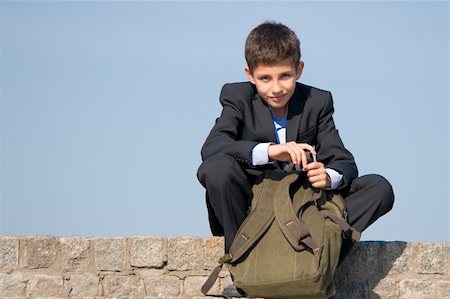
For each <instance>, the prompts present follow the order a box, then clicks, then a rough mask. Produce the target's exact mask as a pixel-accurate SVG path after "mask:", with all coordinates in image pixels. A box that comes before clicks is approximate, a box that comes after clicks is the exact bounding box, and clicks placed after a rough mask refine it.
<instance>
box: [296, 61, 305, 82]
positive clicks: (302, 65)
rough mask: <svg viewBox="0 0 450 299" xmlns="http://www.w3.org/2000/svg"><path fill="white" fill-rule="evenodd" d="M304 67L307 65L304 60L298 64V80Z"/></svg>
mask: <svg viewBox="0 0 450 299" xmlns="http://www.w3.org/2000/svg"><path fill="white" fill-rule="evenodd" d="M304 67H305V63H304V62H303V61H300V62H299V63H298V66H297V80H298V79H300V76H301V75H302V72H303V68H304Z"/></svg>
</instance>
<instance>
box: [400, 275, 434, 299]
mask: <svg viewBox="0 0 450 299" xmlns="http://www.w3.org/2000/svg"><path fill="white" fill-rule="evenodd" d="M436 297H437V294H436V288H435V285H434V284H433V282H431V281H425V280H420V279H405V280H402V281H400V298H401V299H411V298H420V299H435V298H436Z"/></svg>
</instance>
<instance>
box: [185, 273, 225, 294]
mask: <svg viewBox="0 0 450 299" xmlns="http://www.w3.org/2000/svg"><path fill="white" fill-rule="evenodd" d="M207 279H208V277H207V276H188V277H186V279H185V280H184V288H183V296H184V297H195V296H203V294H202V292H201V291H200V289H201V288H202V285H203V284H204V283H205V281H206V280H207ZM221 293H222V290H221V289H220V286H219V280H217V281H216V283H215V284H214V285H213V287H212V288H211V290H209V292H208V294H221Z"/></svg>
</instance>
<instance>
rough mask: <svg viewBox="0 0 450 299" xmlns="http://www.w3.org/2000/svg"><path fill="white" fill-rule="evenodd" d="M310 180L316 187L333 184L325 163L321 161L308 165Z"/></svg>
mask: <svg viewBox="0 0 450 299" xmlns="http://www.w3.org/2000/svg"><path fill="white" fill-rule="evenodd" d="M306 171H307V175H308V180H309V182H310V183H311V185H312V186H313V187H314V188H326V187H330V186H331V179H330V177H329V176H328V174H327V172H326V170H325V165H323V163H321V162H311V163H309V164H308V165H306Z"/></svg>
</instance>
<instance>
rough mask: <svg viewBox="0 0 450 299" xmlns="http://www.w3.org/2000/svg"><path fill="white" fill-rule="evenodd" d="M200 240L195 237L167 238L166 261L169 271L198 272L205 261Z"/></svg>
mask: <svg viewBox="0 0 450 299" xmlns="http://www.w3.org/2000/svg"><path fill="white" fill-rule="evenodd" d="M202 243H203V242H202V239H200V238H196V237H179V238H169V240H168V261H167V268H168V269H169V270H179V271H186V270H200V269H203V264H204V261H205V249H204V248H203V246H202Z"/></svg>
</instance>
